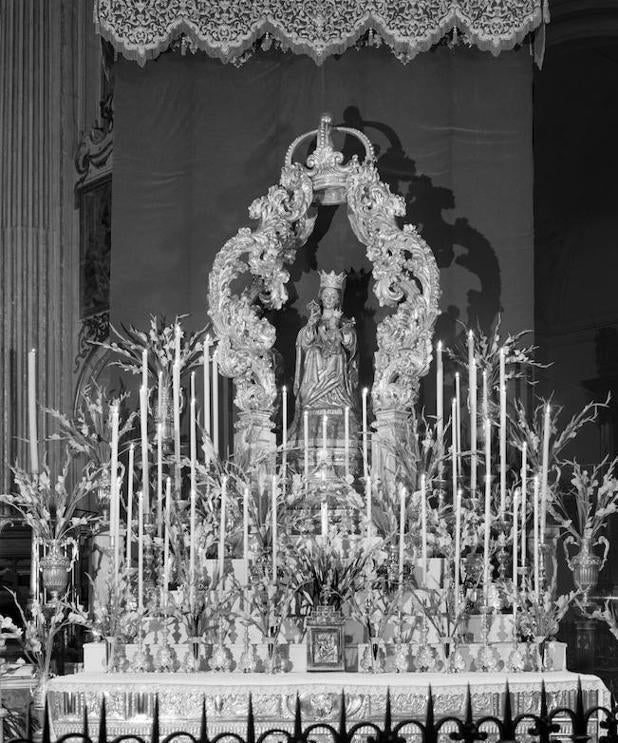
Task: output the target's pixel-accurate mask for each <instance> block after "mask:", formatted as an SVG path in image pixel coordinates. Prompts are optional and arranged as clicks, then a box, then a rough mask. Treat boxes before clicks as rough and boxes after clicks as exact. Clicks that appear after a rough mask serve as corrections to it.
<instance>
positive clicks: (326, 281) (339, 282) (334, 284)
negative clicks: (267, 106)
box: [320, 271, 346, 292]
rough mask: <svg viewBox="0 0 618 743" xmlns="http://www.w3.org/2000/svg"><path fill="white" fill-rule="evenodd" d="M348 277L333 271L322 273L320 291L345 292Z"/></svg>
mask: <svg viewBox="0 0 618 743" xmlns="http://www.w3.org/2000/svg"><path fill="white" fill-rule="evenodd" d="M345 279H346V275H345V272H343V273H335V272H334V271H331V272H330V273H326V271H320V289H336V290H337V291H339V292H343V286H344V284H345Z"/></svg>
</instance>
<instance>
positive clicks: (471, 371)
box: [468, 330, 478, 493]
mask: <svg viewBox="0 0 618 743" xmlns="http://www.w3.org/2000/svg"><path fill="white" fill-rule="evenodd" d="M476 386H477V385H476V358H475V353H474V333H473V332H472V331H471V330H470V331H469V333H468V398H469V405H470V450H471V455H470V490H471V491H472V493H474V492H475V491H476V479H477V463H478V458H477V453H476V447H477V432H476V424H477V412H476V398H477V390H476Z"/></svg>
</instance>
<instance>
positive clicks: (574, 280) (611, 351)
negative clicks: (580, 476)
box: [534, 40, 618, 462]
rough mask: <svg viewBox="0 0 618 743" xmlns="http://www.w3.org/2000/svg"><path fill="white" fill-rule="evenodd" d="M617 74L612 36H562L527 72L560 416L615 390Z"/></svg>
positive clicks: (538, 233) (592, 449)
mask: <svg viewBox="0 0 618 743" xmlns="http://www.w3.org/2000/svg"><path fill="white" fill-rule="evenodd" d="M617 73H618V42H616V41H609V40H608V41H603V42H600V41H598V40H597V41H594V42H593V41H588V42H586V43H582V42H574V41H571V42H568V43H565V44H561V45H559V46H556V47H550V48H549V50H548V53H547V56H546V60H545V64H544V66H543V69H542V70H541V71H539V72H537V73H536V74H535V79H534V162H535V190H534V210H535V222H534V224H535V295H536V305H535V325H536V332H537V335H536V339H537V343H538V344H539V346H540V350H541V353H542V355H543V357H544V358H545V359H546V360H547V361H552V362H553V366H552V367H551V368H550V369H549V370H547V371H546V372H544V373H543V374H541V375H540V378H541V385H542V387H541V388H542V389H543V391H545V392H549V391H551V390H555V397H556V400H557V401H558V402H560V403H562V404H564V405H565V416H566V415H569V414H572V413H573V412H574V411H575V410H577V409H578V408H579V407H581V406H582V405H584V404H585V403H586V402H587V401H589V400H592V399H600V398H603V397H604V395H605V393H606V392H607V391H610V390H612V389H614V390H615V388H616V375H617V374H618V343H617V337H616V328H617V326H618V293H617V291H616V277H617V275H618V250H617V247H616V244H617V235H618V210H617V208H616V205H617V204H618V178H617V173H618V148H617V147H616V131H618V101H617V99H616V96H615V93H614V91H615V80H616V75H617ZM608 433H609V434H610V435H607V434H608ZM611 433H612V432H611V431H606V432H605V434H606V435H605V436H604V437H603V441H601V439H600V431H599V429H598V427H596V428H595V427H594V426H592V427H590V428H589V429H588V430H587V432H586V435H584V436H583V437H582V438H581V439H578V441H577V448H576V450H575V451H574V452H573V453H576V454H577V457H578V458H579V459H580V460H582V461H584V462H592V461H597V460H598V459H599V454H600V450H601V449H605V450H606V451H610V450H611V449H612V448H613V446H614V445H615V442H613V441H612V438H613V437H612V435H611Z"/></svg>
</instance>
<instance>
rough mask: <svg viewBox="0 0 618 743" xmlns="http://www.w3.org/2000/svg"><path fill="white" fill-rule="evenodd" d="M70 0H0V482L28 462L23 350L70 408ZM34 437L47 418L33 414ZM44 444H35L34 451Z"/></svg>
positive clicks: (73, 220)
mask: <svg viewBox="0 0 618 743" xmlns="http://www.w3.org/2000/svg"><path fill="white" fill-rule="evenodd" d="M79 6H80V3H78V2H77V0H51V1H50V2H40V0H4V2H3V3H2V8H1V10H0V90H1V98H0V261H1V265H2V291H1V292H0V303H1V306H0V317H1V318H2V320H1V322H2V342H1V344H0V345H1V347H2V364H1V366H0V410H1V411H2V420H1V422H0V461H1V462H2V470H1V472H0V477H1V483H0V487H1V488H2V490H3V491H6V490H7V489H8V488H9V487H10V482H11V473H10V469H9V468H10V465H11V464H12V463H14V462H15V460H16V459H18V458H19V460H20V461H21V462H22V463H23V464H25V463H26V462H27V459H26V456H27V442H26V439H27V425H26V422H27V421H26V369H27V367H26V365H27V353H28V351H29V350H30V349H31V348H34V349H36V351H37V367H38V368H37V389H36V392H37V400H38V402H39V404H40V405H44V406H48V407H56V408H64V409H70V404H71V397H72V388H73V379H72V362H73V357H74V354H75V348H76V344H75V340H76V331H77V317H78V297H79V283H78V271H79V253H78V239H77V227H78V224H77V213H76V210H75V203H74V194H73V185H74V175H73V155H74V151H75V145H76V142H77V135H78V126H79V123H80V116H79V111H78V108H79V100H80V85H79V80H80V78H79V73H80V69H79V61H80V59H81V57H80V54H79V51H80V50H79V49H77V48H76V47H77V46H78V39H79V38H81V37H80V33H78V27H79V24H80V23H83V24H84V28H85V21H86V18H85V16H84V12H85V9H82V8H80V7H79ZM38 422H39V439H42V438H43V437H44V436H45V435H46V434H47V433H48V429H47V422H46V420H45V418H44V416H43V415H42V414H41V413H39V416H38ZM41 453H42V452H41Z"/></svg>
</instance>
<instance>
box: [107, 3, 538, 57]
mask: <svg viewBox="0 0 618 743" xmlns="http://www.w3.org/2000/svg"><path fill="white" fill-rule="evenodd" d="M548 20H549V13H548V10H547V0H492V2H486V0H441V1H438V0H433V1H432V2H420V1H419V0H402V1H401V2H397V3H388V2H384V0H253V2H241V0H228V1H227V2H203V0H166V2H161V1H160V0H97V1H96V3H95V8H94V21H95V26H96V29H97V31H98V32H99V33H100V34H101V36H103V38H105V39H107V40H108V41H109V42H110V43H111V44H112V45H113V46H114V48H115V49H116V50H117V51H118V52H119V53H120V54H122V55H123V56H124V57H126V58H127V59H134V60H136V61H137V62H138V63H139V64H140V65H143V64H145V62H146V61H147V60H148V59H153V58H155V57H157V56H158V55H159V54H161V53H162V52H164V51H165V50H166V49H167V48H168V47H170V45H171V44H172V42H173V41H174V40H176V39H177V38H178V37H180V36H181V35H183V40H187V41H186V44H183V46H182V47H181V48H183V49H184V48H185V47H187V46H188V48H189V49H191V50H200V51H203V52H206V53H207V54H209V55H210V56H212V57H216V58H217V59H221V60H223V61H224V62H233V63H236V64H238V63H242V62H243V61H244V60H245V59H246V58H247V57H248V56H250V54H251V52H252V50H253V48H254V46H255V44H256V42H258V41H260V40H261V43H262V46H263V47H264V48H268V47H269V46H270V45H271V44H272V43H273V41H274V42H275V43H276V44H278V45H279V46H280V47H281V48H282V49H283V50H290V51H292V52H294V53H296V54H306V55H308V56H310V57H311V58H312V59H313V60H314V61H315V62H316V63H317V64H321V63H322V62H324V60H325V59H326V58H327V57H329V56H331V55H333V54H342V53H343V52H344V51H345V50H346V49H349V48H350V47H354V46H356V45H358V44H359V43H361V41H362V40H363V39H366V43H369V44H376V45H377V44H379V43H385V44H386V45H388V46H389V47H390V48H391V49H392V51H393V53H394V54H395V55H396V56H397V57H398V58H399V59H400V60H401V61H402V62H404V63H405V62H409V61H410V60H411V59H413V58H414V57H415V56H416V55H417V54H419V53H420V52H423V51H427V50H428V49H430V48H431V47H432V46H433V45H434V44H437V43H438V42H439V41H440V40H441V39H442V38H443V37H444V36H445V35H447V34H449V33H450V32H451V31H453V30H454V29H455V30H456V31H457V33H458V34H459V35H461V36H462V37H463V38H464V40H465V42H466V43H468V44H470V45H474V46H477V47H478V48H479V49H482V50H489V51H490V52H491V53H492V54H498V53H500V52H501V51H505V50H509V49H513V48H514V47H515V46H516V45H517V44H520V43H521V42H522V41H523V40H524V38H525V37H526V36H527V35H528V34H529V33H531V32H533V31H534V30H535V29H537V28H538V27H539V26H540V25H541V24H542V23H543V22H547V21H548Z"/></svg>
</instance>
